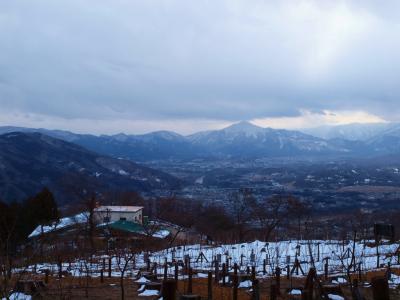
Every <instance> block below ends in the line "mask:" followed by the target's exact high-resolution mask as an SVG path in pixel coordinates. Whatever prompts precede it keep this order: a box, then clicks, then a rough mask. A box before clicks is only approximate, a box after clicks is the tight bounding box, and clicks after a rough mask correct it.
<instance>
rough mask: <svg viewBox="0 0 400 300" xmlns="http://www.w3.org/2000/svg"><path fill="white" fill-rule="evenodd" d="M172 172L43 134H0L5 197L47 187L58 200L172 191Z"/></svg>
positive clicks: (0, 190) (0, 185) (0, 182)
mask: <svg viewBox="0 0 400 300" xmlns="http://www.w3.org/2000/svg"><path fill="white" fill-rule="evenodd" d="M179 185H180V181H179V180H178V179H176V178H174V177H173V176H170V175H168V174H165V173H163V172H160V171H157V170H153V169H150V168H147V167H144V166H141V165H138V164H136V163H134V162H132V161H129V160H123V159H117V158H112V157H110V156H105V155H101V154H98V153H96V152H93V151H90V150H87V149H85V148H83V147H81V146H79V145H76V144H73V143H70V142H67V141H64V140H61V139H57V138H54V137H50V136H49V135H45V134H42V133H38V132H25V133H22V132H12V133H5V134H2V135H0V199H2V200H6V201H11V200H22V199H25V198H27V197H29V196H32V195H34V194H36V193H37V192H38V191H40V190H41V189H42V188H43V187H44V186H47V187H48V188H49V189H50V190H51V191H52V192H53V193H54V194H55V197H56V199H57V201H58V202H59V203H73V202H76V201H78V200H82V199H84V198H85V197H87V196H88V194H89V193H92V192H93V191H96V193H100V194H101V193H105V192H118V191H121V192H122V191H135V192H151V191H152V190H154V189H164V190H172V189H175V188H177V187H179Z"/></svg>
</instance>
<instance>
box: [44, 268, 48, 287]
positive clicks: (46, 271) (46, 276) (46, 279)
mask: <svg viewBox="0 0 400 300" xmlns="http://www.w3.org/2000/svg"><path fill="white" fill-rule="evenodd" d="M44 283H46V284H48V283H49V270H48V269H46V270H45V271H44Z"/></svg>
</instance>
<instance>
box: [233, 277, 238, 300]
mask: <svg viewBox="0 0 400 300" xmlns="http://www.w3.org/2000/svg"><path fill="white" fill-rule="evenodd" d="M238 286H239V280H238V276H237V274H234V275H233V297H232V299H233V300H237V299H238Z"/></svg>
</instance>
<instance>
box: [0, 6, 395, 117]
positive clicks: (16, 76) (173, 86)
mask: <svg viewBox="0 0 400 300" xmlns="http://www.w3.org/2000/svg"><path fill="white" fill-rule="evenodd" d="M398 8H399V7H398V4H397V2H396V1H393V2H391V1H387V2H385V4H384V5H383V4H382V3H379V2H373V1H369V2H364V1H298V2H295V1H281V2H279V4H273V1H257V0H256V1H247V0H241V1H228V0H226V1H222V0H218V1H151V0H143V1H102V0H91V1H90V0H87V1H82V0H68V1H66V0H65V1H64V0H60V1H51V0H41V1H40V0H39V1H28V0H26V1H19V0H8V1H7V0H5V1H1V2H0V41H1V42H0V45H1V53H0V105H1V107H0V112H2V113H3V114H4V113H7V112H8V111H18V112H22V113H30V114H40V115H45V116H46V115H47V116H52V117H58V118H67V119H77V118H78V119H79V118H81V119H105V120H107V119H110V120H112V119H115V118H120V119H132V118H134V119H143V120H147V119H214V120H219V119H220V120H232V121H234V120H241V119H253V118H263V117H279V116H295V115H297V114H299V112H300V111H301V110H304V109H306V110H309V111H319V112H322V111H324V110H332V111H335V110H362V111H367V112H369V113H371V114H377V115H380V116H381V117H383V118H386V119H395V118H398V116H399V112H400V111H399V105H398V104H399V94H400V85H399V84H398V74H399V71H400V59H399V58H398V53H399V52H400V40H399V39H398V36H400V24H399V22H398V20H399V18H398V17H399V16H398V14H399V13H398V12H399V9H398Z"/></svg>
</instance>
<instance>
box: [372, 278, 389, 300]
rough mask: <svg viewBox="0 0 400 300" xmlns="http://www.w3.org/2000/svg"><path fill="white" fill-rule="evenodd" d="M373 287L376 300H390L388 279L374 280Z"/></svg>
mask: <svg viewBox="0 0 400 300" xmlns="http://www.w3.org/2000/svg"><path fill="white" fill-rule="evenodd" d="M371 285H372V293H373V299H374V300H389V285H388V282H387V280H386V278H384V277H375V278H372V281H371Z"/></svg>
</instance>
